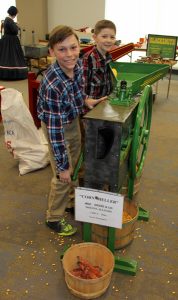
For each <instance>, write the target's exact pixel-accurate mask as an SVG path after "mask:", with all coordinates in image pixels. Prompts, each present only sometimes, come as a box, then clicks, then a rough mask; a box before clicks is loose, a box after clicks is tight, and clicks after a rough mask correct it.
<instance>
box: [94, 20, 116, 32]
mask: <svg viewBox="0 0 178 300" xmlns="http://www.w3.org/2000/svg"><path fill="white" fill-rule="evenodd" d="M105 28H110V29H113V30H114V31H115V33H116V25H115V24H114V23H113V22H112V21H110V20H101V21H98V22H97V23H96V25H95V28H94V34H98V33H100V31H101V30H102V29H105Z"/></svg>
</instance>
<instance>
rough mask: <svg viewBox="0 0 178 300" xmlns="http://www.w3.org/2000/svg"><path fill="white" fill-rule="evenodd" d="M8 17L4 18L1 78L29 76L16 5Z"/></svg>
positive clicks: (0, 62) (17, 78) (0, 56)
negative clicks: (21, 43) (17, 21)
mask: <svg viewBox="0 0 178 300" xmlns="http://www.w3.org/2000/svg"><path fill="white" fill-rule="evenodd" d="M7 13H8V17H6V18H5V20H4V24H3V27H4V35H3V36H2V39H1V40H0V79H1V80H19V79H25V78H27V73H28V68H27V66H26V63H25V58H24V54H23V51H22V47H21V45H20V41H19V37H18V31H19V27H18V26H17V24H16V23H15V22H14V18H15V17H16V15H17V13H18V9H17V8H16V7H15V6H11V7H10V8H9V9H8V11H7Z"/></svg>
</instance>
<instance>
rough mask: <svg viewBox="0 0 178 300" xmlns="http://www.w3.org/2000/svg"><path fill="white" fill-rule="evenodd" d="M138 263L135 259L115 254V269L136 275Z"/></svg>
mask: <svg viewBox="0 0 178 300" xmlns="http://www.w3.org/2000/svg"><path fill="white" fill-rule="evenodd" d="M137 270H138V263H137V261H136V260H134V259H129V258H123V257H118V256H115V265H114V271H115V272H121V273H124V274H128V275H133V276H134V275H136V272H137Z"/></svg>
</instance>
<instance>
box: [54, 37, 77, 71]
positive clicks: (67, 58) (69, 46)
mask: <svg viewBox="0 0 178 300" xmlns="http://www.w3.org/2000/svg"><path fill="white" fill-rule="evenodd" d="M49 51H50V54H51V55H52V56H55V57H56V59H57V61H58V64H59V65H60V67H61V69H62V70H63V71H64V72H65V73H66V74H67V75H71V74H72V72H73V69H74V67H75V65H76V62H77V60H78V57H79V52H80V46H79V43H78V40H77V39H76V37H75V35H70V36H69V37H67V38H66V39H65V40H64V41H63V42H59V43H57V44H55V45H54V47H53V49H49Z"/></svg>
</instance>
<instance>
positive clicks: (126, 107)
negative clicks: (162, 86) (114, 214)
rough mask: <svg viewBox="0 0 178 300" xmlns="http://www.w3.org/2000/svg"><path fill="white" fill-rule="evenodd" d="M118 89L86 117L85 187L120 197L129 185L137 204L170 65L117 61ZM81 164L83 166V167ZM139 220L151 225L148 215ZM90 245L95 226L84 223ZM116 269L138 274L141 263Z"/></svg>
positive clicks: (111, 237) (111, 244) (110, 241)
mask: <svg viewBox="0 0 178 300" xmlns="http://www.w3.org/2000/svg"><path fill="white" fill-rule="evenodd" d="M111 69H112V71H113V75H114V76H113V77H114V78H113V80H114V89H113V93H112V94H111V95H110V96H109V99H108V100H107V101H104V102H101V103H100V104H98V105H97V106H96V107H95V108H93V109H92V110H91V111H89V112H88V113H87V114H86V115H85V116H84V118H85V147H84V148H85V149H84V153H82V155H81V158H80V162H81V161H82V160H83V156H84V167H85V175H84V187H86V188H93V189H98V190H107V191H110V192H113V193H120V191H121V190H122V187H123V185H124V183H125V182H126V181H127V185H128V186H127V196H128V199H129V201H130V202H132V199H133V194H134V183H135V180H137V179H138V178H140V176H141V174H142V172H143V166H144V162H145V157H146V152H147V148H148V141H149V135H150V127H151V117H152V87H151V85H152V84H153V83H155V82H157V81H158V80H159V79H161V78H163V77H164V76H165V75H166V74H167V72H168V70H169V65H160V64H142V63H140V64H139V63H121V62H112V63H111ZM79 165H80V163H79ZM74 176H75V174H74ZM138 215H139V217H138V218H140V219H143V220H148V218H149V214H148V212H147V211H146V210H144V209H142V208H139V214H138ZM83 228H84V230H83V237H84V241H86V242H88V241H92V224H89V223H84V224H83ZM115 234H116V229H115V228H111V227H108V236H107V244H106V245H107V247H108V248H109V249H110V250H111V251H113V252H114V250H115ZM115 270H116V271H122V272H125V273H129V274H132V275H133V274H135V272H136V263H135V262H133V261H129V260H125V259H124V260H123V259H118V258H116V263H115Z"/></svg>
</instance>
